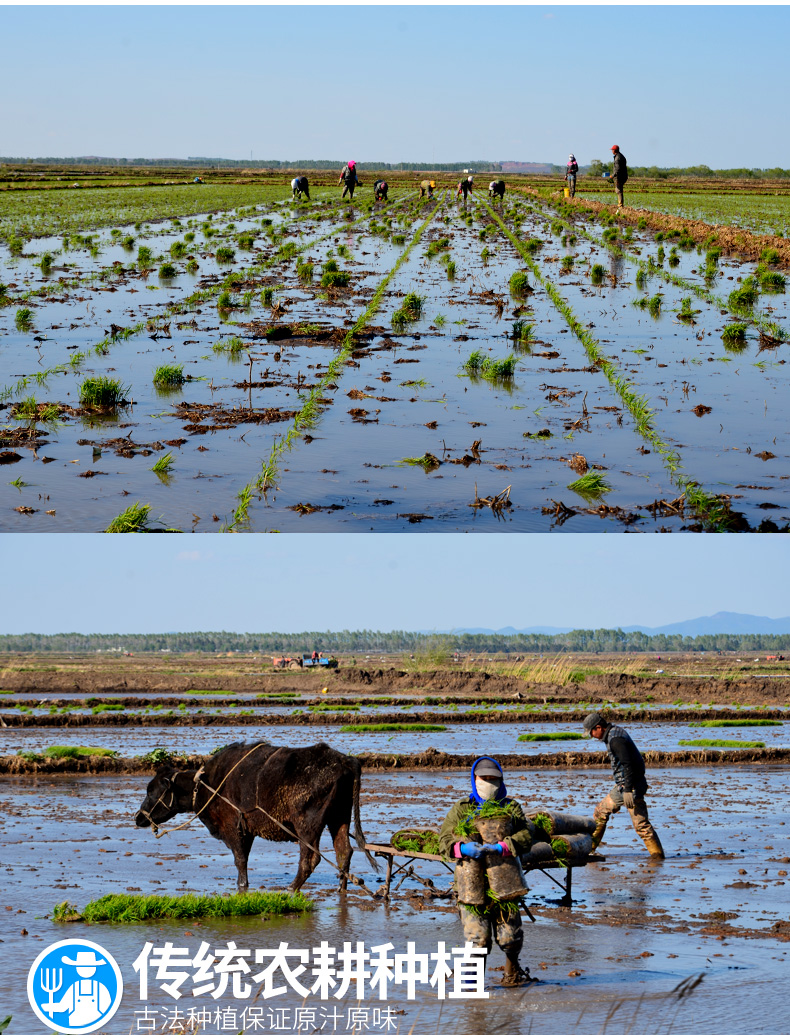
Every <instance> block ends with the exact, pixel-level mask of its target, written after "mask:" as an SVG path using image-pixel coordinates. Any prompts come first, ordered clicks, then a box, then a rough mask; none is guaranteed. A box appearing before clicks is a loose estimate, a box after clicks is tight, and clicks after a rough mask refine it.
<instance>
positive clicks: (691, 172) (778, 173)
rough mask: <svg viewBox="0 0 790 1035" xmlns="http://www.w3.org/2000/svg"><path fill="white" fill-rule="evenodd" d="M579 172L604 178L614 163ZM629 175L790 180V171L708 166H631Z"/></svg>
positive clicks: (594, 163)
mask: <svg viewBox="0 0 790 1035" xmlns="http://www.w3.org/2000/svg"><path fill="white" fill-rule="evenodd" d="M579 171H580V172H582V173H588V174H589V175H590V176H602V175H603V174H604V173H605V172H611V171H612V163H611V162H602V161H601V160H600V159H598V158H593V160H592V162H591V163H590V164H589V165H587V166H580V169H579ZM628 174H629V177H632V176H635V177H640V178H643V179H651V180H677V179H684V178H691V179H701V180H705V179H707V180H786V179H789V178H790V169H778V168H777V169H711V168H709V167H708V166H707V165H688V166H673V167H671V168H662V167H660V166H657V165H629V166H628Z"/></svg>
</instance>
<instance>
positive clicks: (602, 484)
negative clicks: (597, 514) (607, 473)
mask: <svg viewBox="0 0 790 1035" xmlns="http://www.w3.org/2000/svg"><path fill="white" fill-rule="evenodd" d="M568 488H569V489H570V490H571V491H572V492H575V493H578V495H579V496H582V497H583V498H584V499H588V500H593V499H600V498H601V496H603V495H604V493H607V492H611V491H612V486H611V485H610V484H609V483H608V482H607V480H606V479H605V478H604V476H603V475H602V474H601V472H600V471H587V473H586V474H583V475H582V476H581V478H577V479H576V481H575V482H571V483H570V485H569V486H568Z"/></svg>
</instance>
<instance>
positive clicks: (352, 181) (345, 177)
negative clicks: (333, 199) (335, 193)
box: [337, 162, 362, 201]
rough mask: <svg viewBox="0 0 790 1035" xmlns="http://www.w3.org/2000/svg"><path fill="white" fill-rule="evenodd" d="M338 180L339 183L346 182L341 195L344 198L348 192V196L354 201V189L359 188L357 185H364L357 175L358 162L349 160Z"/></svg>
mask: <svg viewBox="0 0 790 1035" xmlns="http://www.w3.org/2000/svg"><path fill="white" fill-rule="evenodd" d="M337 182H338V184H340V183H342V184H344V186H343V193H342V195H341V197H343V198H344V197H345V196H346V194H348V196H349V197H350V198H351V200H352V201H353V200H354V191H355V190H356V189H357V187H361V186H362V181H361V180H360V179H359V177H358V176H357V163H356V162H349V163H348V164H347V165H346V166H344V168H343V171H342V173H341V174H340V179H339V180H338V181H337Z"/></svg>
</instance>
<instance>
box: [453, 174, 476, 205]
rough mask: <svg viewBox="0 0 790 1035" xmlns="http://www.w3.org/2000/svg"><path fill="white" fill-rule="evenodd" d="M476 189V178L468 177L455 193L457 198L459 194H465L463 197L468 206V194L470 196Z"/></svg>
mask: <svg viewBox="0 0 790 1035" xmlns="http://www.w3.org/2000/svg"><path fill="white" fill-rule="evenodd" d="M474 189H475V178H474V176H467V177H466V179H464V180H461V182H460V183H459V184H458V188H457V190H456V192H455V196H456V198H457V197H458V195H459V194H463V196H464V204H466V196H467V194H469V192H470V191H473V190H474Z"/></svg>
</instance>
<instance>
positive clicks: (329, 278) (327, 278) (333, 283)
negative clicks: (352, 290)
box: [321, 270, 351, 288]
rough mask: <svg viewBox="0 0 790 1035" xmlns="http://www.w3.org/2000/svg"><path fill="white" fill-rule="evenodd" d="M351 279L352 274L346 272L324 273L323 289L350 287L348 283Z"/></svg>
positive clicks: (333, 271)
mask: <svg viewBox="0 0 790 1035" xmlns="http://www.w3.org/2000/svg"><path fill="white" fill-rule="evenodd" d="M350 279H351V274H350V273H347V272H346V271H345V270H329V271H328V272H326V273H324V274H323V275H322V277H321V287H323V288H336V287H348V282H349V280H350Z"/></svg>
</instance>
